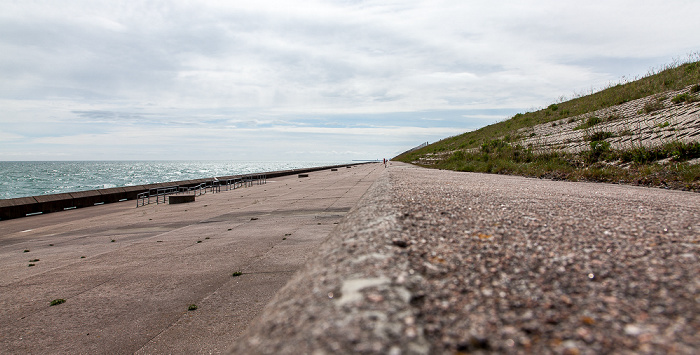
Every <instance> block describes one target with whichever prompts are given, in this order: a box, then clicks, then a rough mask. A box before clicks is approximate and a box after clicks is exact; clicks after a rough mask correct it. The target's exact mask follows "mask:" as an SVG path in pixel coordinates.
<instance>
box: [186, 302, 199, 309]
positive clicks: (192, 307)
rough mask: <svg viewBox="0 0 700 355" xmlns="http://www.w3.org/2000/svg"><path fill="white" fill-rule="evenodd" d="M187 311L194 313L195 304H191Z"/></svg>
mask: <svg viewBox="0 0 700 355" xmlns="http://www.w3.org/2000/svg"><path fill="white" fill-rule="evenodd" d="M187 310H188V311H196V310H197V305H196V304H194V303H193V304H191V305H189V306H188V307H187Z"/></svg>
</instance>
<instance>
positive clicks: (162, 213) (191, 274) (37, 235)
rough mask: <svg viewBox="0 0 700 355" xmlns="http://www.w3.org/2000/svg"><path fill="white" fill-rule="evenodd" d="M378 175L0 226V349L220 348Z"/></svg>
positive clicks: (295, 181)
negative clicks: (57, 302)
mask: <svg viewBox="0 0 700 355" xmlns="http://www.w3.org/2000/svg"><path fill="white" fill-rule="evenodd" d="M383 171H384V166H383V165H381V164H367V165H360V166H355V167H353V168H347V169H346V168H342V169H338V171H335V172H332V171H330V170H324V171H319V172H315V173H311V174H309V177H307V178H298V177H297V176H289V177H282V178H276V179H273V180H270V181H268V183H267V184H266V185H256V186H253V187H249V188H243V189H239V190H234V191H227V192H222V193H219V194H207V195H204V196H201V197H197V201H196V202H194V203H187V204H179V205H167V204H161V205H148V206H145V207H139V208H136V207H135V203H134V202H133V201H128V202H122V203H115V204H111V205H104V206H97V207H91V208H85V209H80V210H72V211H65V212H58V213H53V214H47V215H41V216H34V217H28V218H21V219H16V220H9V221H2V222H0V270H2V273H1V274H0V309H1V310H2V311H1V312H0V353H2V354H28V353H34V354H38V353H44V354H45V353H72V354H78V353H91V354H95V353H104V354H107V353H109V354H117V353H120V354H126V353H143V354H151V353H180V354H205V353H206V354H209V353H219V352H222V351H224V350H226V349H227V348H228V347H229V346H230V345H231V343H232V342H233V341H234V340H235V339H236V338H237V337H238V336H239V334H240V333H241V332H242V331H243V330H244V329H246V327H247V326H248V324H249V322H250V321H251V320H252V319H253V318H255V317H256V316H257V315H258V313H259V312H260V311H261V309H262V308H263V306H264V305H265V304H267V303H268V301H269V300H270V299H271V298H272V296H273V295H274V294H275V293H276V292H277V291H278V289H279V288H280V287H282V286H283V285H284V284H285V283H287V281H288V280H289V279H290V277H291V276H292V275H293V274H294V272H295V271H297V270H298V269H299V268H300V267H302V266H303V265H304V264H305V263H306V260H307V258H309V256H310V255H311V254H313V252H314V251H315V250H316V249H317V248H318V246H319V244H321V243H322V242H323V241H324V240H326V239H327V238H328V235H329V233H330V232H331V231H332V230H333V229H334V228H336V225H337V224H338V222H339V221H341V220H342V219H343V217H344V216H345V214H346V213H347V212H348V211H349V210H350V209H351V208H352V207H353V206H355V205H356V203H357V201H358V200H359V199H360V198H361V197H362V196H363V194H365V192H366V191H367V189H368V188H369V187H370V186H371V185H372V184H373V183H374V181H375V180H376V179H377V178H378V176H380V174H381V173H382V172H383ZM30 264H34V266H31V267H30V266H29V265H30ZM236 271H240V272H242V273H243V274H242V275H241V276H238V277H234V276H232V273H233V272H236ZM54 299H65V300H66V302H65V303H63V304H60V305H56V306H49V303H50V302H51V301H52V300H54ZM191 304H196V306H197V309H196V310H194V311H188V306H189V305H191Z"/></svg>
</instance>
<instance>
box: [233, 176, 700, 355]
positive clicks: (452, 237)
mask: <svg viewBox="0 0 700 355" xmlns="http://www.w3.org/2000/svg"><path fill="white" fill-rule="evenodd" d="M699 243H700V195H699V194H696V193H690V192H681V191H668V190H661V189H649V188H640V187H632V186H621V185H610V184H595V183H572V182H562V181H549V180H538V179H530V178H523V177H514V176H501V175H486V174H473V173H459V172H452V171H439V170H428V169H422V168H418V167H414V166H411V165H407V164H400V163H395V162H392V164H391V166H390V167H389V168H388V169H387V170H386V171H385V173H384V174H383V175H382V176H381V177H380V178H379V180H377V182H376V183H375V185H374V186H373V187H372V188H371V189H370V190H369V191H368V192H367V194H366V195H365V197H364V198H363V200H362V201H361V202H360V203H359V204H358V205H357V206H356V207H355V208H354V209H353V210H352V211H351V213H350V214H349V215H348V216H347V217H346V219H345V220H344V221H343V222H341V224H340V225H339V226H338V228H337V229H336V230H335V231H334V232H333V233H331V236H330V237H329V239H328V240H327V241H326V242H325V243H323V244H322V245H321V246H320V247H319V249H318V250H317V251H316V254H315V256H314V257H313V258H312V259H311V261H310V262H309V263H308V264H307V266H306V267H305V269H304V270H303V271H302V272H300V273H298V274H297V275H295V276H294V277H293V278H292V280H291V281H290V283H288V284H287V285H286V286H285V287H284V288H282V289H281V290H280V292H278V293H277V294H276V295H275V297H274V298H273V300H272V302H271V303H270V304H268V306H267V307H266V309H265V310H264V311H263V314H262V315H261V317H259V318H258V319H257V320H256V321H255V322H254V323H253V324H251V326H249V327H248V329H247V330H246V332H245V333H244V335H243V336H242V337H241V338H240V339H239V341H237V342H236V343H235V344H234V346H233V348H232V349H231V350H230V351H231V352H232V353H241V354H243V353H260V354H273V353H274V354H298V353H308V354H330V353H366V354H370V353H383V354H459V353H476V354H478V353H534V354H539V353H559V354H600V353H649V354H652V353H680V354H691V353H696V352H697V349H700V337H698V334H699V333H700V332H699V331H700V319H698V315H700V302H699V301H700V294H699V293H698V291H699V290H700V276H698V271H700V267H699V266H700V264H699V262H698V258H699V257H700V253H699V250H698V249H699V246H700V244H699Z"/></svg>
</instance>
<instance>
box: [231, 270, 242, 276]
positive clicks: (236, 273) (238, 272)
mask: <svg viewBox="0 0 700 355" xmlns="http://www.w3.org/2000/svg"><path fill="white" fill-rule="evenodd" d="M241 275H243V272H241V271H236V272H234V273H233V274H231V276H233V277H238V276H241Z"/></svg>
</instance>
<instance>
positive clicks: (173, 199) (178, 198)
mask: <svg viewBox="0 0 700 355" xmlns="http://www.w3.org/2000/svg"><path fill="white" fill-rule="evenodd" d="M188 202H194V195H170V196H168V203H169V204H171V205H175V204H178V203H188Z"/></svg>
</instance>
